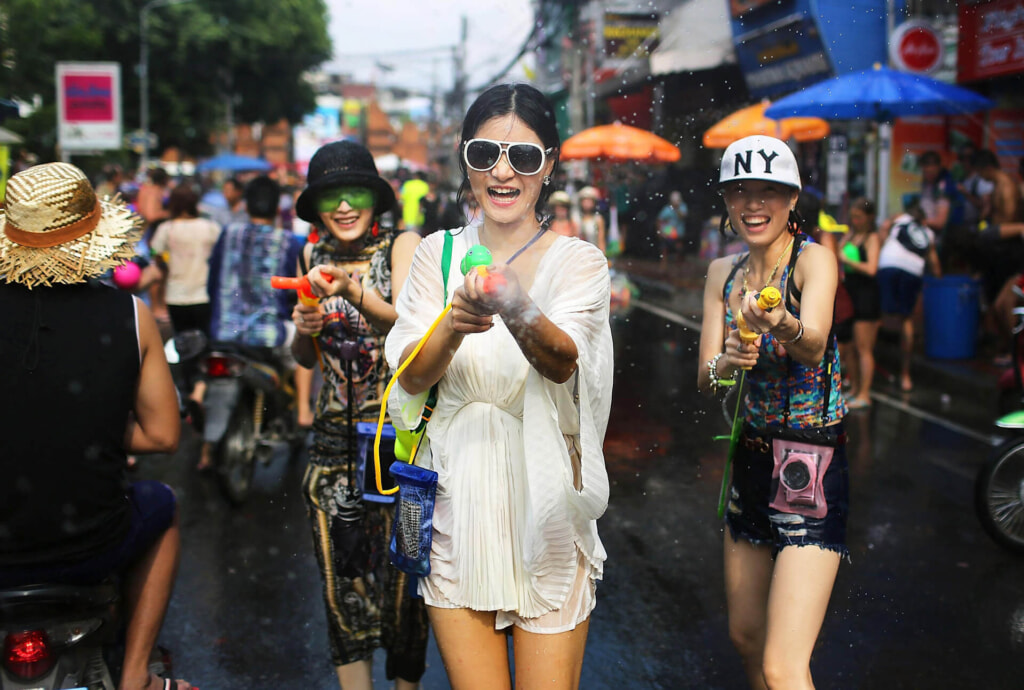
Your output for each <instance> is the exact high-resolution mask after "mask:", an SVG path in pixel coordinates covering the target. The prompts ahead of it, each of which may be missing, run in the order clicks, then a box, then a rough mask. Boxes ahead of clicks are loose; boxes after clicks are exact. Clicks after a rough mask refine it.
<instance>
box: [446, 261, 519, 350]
mask: <svg viewBox="0 0 1024 690" xmlns="http://www.w3.org/2000/svg"><path fill="white" fill-rule="evenodd" d="M492 261H493V259H492V257H491V252H490V251H489V250H488V249H487V247H484V246H483V245H475V246H473V247H471V248H470V250H469V251H468V252H467V253H466V256H465V257H463V259H462V263H461V264H460V268H461V269H462V272H463V275H464V276H465V280H464V282H463V285H462V287H460V288H458V289H457V290H456V291H455V294H454V295H453V296H452V326H453V328H454V329H455V330H456V331H457V332H459V333H483V332H486V331H488V330H490V328H491V326H492V324H493V316H494V315H495V314H498V313H500V312H502V311H505V310H507V309H510V308H515V306H516V305H518V304H520V303H521V302H522V301H523V297H524V296H525V293H524V291H523V290H522V288H521V287H520V285H519V279H518V277H517V276H516V274H515V272H514V271H513V270H512V269H511V268H510V267H509V266H508V265H506V264H499V265H494V264H493V263H492Z"/></svg>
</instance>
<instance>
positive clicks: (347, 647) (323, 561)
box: [303, 442, 428, 682]
mask: <svg viewBox="0 0 1024 690" xmlns="http://www.w3.org/2000/svg"><path fill="white" fill-rule="evenodd" d="M315 445H316V444H315V442H314V448H313V449H311V458H310V459H311V462H310V464H309V466H308V467H307V468H306V476H305V478H304V479H303V494H304V496H305V500H306V510H307V513H308V515H309V518H310V525H311V526H312V528H313V549H314V551H315V552H316V559H317V564H318V565H319V566H320V575H321V578H322V580H323V583H324V604H325V606H326V609H327V630H328V637H329V638H330V646H331V661H332V662H333V663H334V665H335V666H342V665H345V664H350V663H352V662H355V661H362V660H365V659H371V658H372V657H373V652H374V650H375V649H377V648H378V647H380V648H383V649H385V650H386V651H387V667H386V673H387V677H388V680H393V679H394V678H395V677H396V676H397V677H399V678H402V679H403V680H407V681H411V682H415V681H418V680H419V679H420V677H421V676H422V675H423V672H424V670H425V667H426V651H427V629H428V628H427V609H426V606H425V605H424V603H423V600H422V599H420V598H415V597H412V596H410V591H409V590H410V582H409V578H410V576H408V575H406V574H405V573H403V572H401V571H399V570H398V569H397V568H395V567H394V566H392V565H391V563H390V561H389V560H388V548H387V547H388V541H389V539H390V537H391V522H392V518H393V514H394V510H395V508H394V506H393V505H388V504H379V503H371V502H364V501H362V499H361V497H360V496H358V495H357V496H355V497H349V496H348V491H347V487H348V472H347V469H348V467H347V464H346V463H343V464H340V465H330V466H327V465H318V464H315V463H314V462H312V460H313V459H314V458H316V453H315V450H316V449H315ZM360 508H361V509H362V510H361V511H360ZM359 512H361V513H362V515H361V517H358V518H357V519H352V518H351V517H346V516H348V515H351V514H352V513H356V514H358V513H359ZM412 584H413V586H414V585H415V583H412Z"/></svg>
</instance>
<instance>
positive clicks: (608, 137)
mask: <svg viewBox="0 0 1024 690" xmlns="http://www.w3.org/2000/svg"><path fill="white" fill-rule="evenodd" d="M560 157H561V160H581V159H587V160H589V159H595V158H600V159H603V160H607V161H611V162H623V161H650V162H653V163H672V162H674V161H677V160H679V157H680V153H679V149H678V148H676V147H675V146H674V145H673V144H672V143H671V142H669V141H666V140H665V139H662V138H661V137H659V136H658V135H657V134H652V133H651V132H648V131H647V130H643V129H638V128H636V127H630V126H629V125H624V124H622V123H621V122H616V123H614V124H611V125H599V126H597V127H591V128H589V129H585V130H583V131H582V132H579V133H577V134H574V135H573V136H571V137H569V138H568V139H566V140H565V141H564V142H562V152H561V154H560Z"/></svg>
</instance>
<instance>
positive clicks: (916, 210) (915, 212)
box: [903, 194, 925, 223]
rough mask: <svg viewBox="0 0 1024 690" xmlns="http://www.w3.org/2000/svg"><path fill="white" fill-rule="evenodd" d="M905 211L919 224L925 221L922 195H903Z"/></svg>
mask: <svg viewBox="0 0 1024 690" xmlns="http://www.w3.org/2000/svg"><path fill="white" fill-rule="evenodd" d="M903 211H904V212H905V213H909V214H910V215H911V216H913V218H914V220H916V221H917V222H918V223H920V222H921V221H923V220H924V219H925V213H924V208H923V207H922V206H921V195H920V194H904V195H903Z"/></svg>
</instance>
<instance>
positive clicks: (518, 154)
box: [462, 139, 554, 175]
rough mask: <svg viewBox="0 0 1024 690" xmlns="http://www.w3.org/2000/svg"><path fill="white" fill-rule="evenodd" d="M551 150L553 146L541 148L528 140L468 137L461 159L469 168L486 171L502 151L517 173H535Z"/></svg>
mask: <svg viewBox="0 0 1024 690" xmlns="http://www.w3.org/2000/svg"><path fill="white" fill-rule="evenodd" d="M552 151H554V149H553V148H549V149H543V148H541V146H540V144H531V143H528V142H521V141H494V140H493V139H470V140H469V141H467V142H466V144H465V145H464V146H463V147H462V159H463V160H464V161H466V165H467V166H468V167H469V168H470V169H471V170H476V171H477V172H487V171H488V170H490V169H491V168H493V167H494V166H496V165H497V164H498V161H499V160H500V159H501V154H502V152H504V153H505V157H506V158H507V159H508V164H509V166H511V168H512V169H513V170H515V171H516V172H517V173H519V174H520V175H536V174H537V173H539V172H540V171H541V169H543V167H544V163H545V162H546V161H547V157H548V155H550V154H551V152H552Z"/></svg>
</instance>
